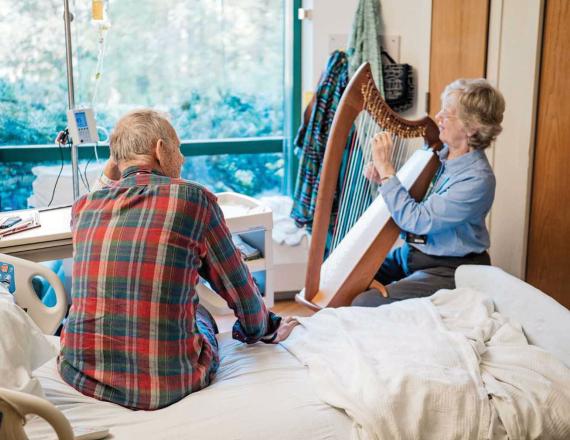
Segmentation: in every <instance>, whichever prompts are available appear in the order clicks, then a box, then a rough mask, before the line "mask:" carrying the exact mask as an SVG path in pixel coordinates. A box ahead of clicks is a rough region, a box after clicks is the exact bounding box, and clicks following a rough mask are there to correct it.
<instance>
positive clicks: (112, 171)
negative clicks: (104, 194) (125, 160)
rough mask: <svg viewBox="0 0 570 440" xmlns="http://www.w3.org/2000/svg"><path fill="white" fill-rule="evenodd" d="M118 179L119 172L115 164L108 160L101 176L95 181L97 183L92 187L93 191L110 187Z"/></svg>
mask: <svg viewBox="0 0 570 440" xmlns="http://www.w3.org/2000/svg"><path fill="white" fill-rule="evenodd" d="M120 178H121V172H120V171H119V167H118V166H117V163H116V162H115V161H114V160H113V159H111V158H109V160H108V161H107V163H106V164H105V168H103V174H101V175H100V176H99V179H97V182H95V185H93V191H97V190H100V189H101V188H104V187H106V186H110V185H112V184H113V183H115V182H116V181H117V180H119V179H120Z"/></svg>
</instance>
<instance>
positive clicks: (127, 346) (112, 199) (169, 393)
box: [59, 167, 281, 409]
mask: <svg viewBox="0 0 570 440" xmlns="http://www.w3.org/2000/svg"><path fill="white" fill-rule="evenodd" d="M72 234H73V259H74V262H73V284H72V297H73V300H72V306H71V309H70V311H69V316H68V319H67V322H66V324H65V326H64V330H63V333H62V338H61V344H62V349H61V353H60V356H59V370H60V373H61V376H62V377H63V379H64V380H65V381H66V382H67V383H69V384H70V385H71V386H73V387H74V388H76V389H77V390H79V391H80V392H82V393H83V394H86V395H88V396H92V397H95V398H97V399H101V400H107V401H111V402H114V403H117V404H119V405H123V406H126V407H129V408H133V409H157V408H161V407H164V406H167V405H169V404H171V403H173V402H176V401H177V400H179V399H181V398H182V397H184V396H186V395H188V394H190V393H191V392H193V391H197V390H199V389H202V388H204V387H205V386H207V385H208V384H209V383H210V381H211V379H212V378H213V376H214V374H215V371H216V369H217V366H218V363H219V358H218V353H217V347H216V346H215V345H214V344H212V343H211V342H210V341H209V340H208V337H207V336H206V335H204V334H202V333H200V330H199V328H198V324H197V322H196V307H197V305H198V296H197V294H196V289H195V286H196V284H197V283H198V280H199V275H200V276H202V277H203V278H204V279H206V280H207V281H208V282H209V283H210V284H211V286H212V287H213V288H214V290H216V291H217V292H218V294H219V295H221V296H222V297H223V298H224V299H225V300H226V301H227V303H228V305H229V306H230V307H231V308H232V309H233V310H234V312H235V314H236V316H237V318H238V320H237V322H236V323H235V325H234V328H233V337H234V338H235V339H238V340H241V341H243V342H247V343H253V342H256V341H258V340H260V339H261V338H263V337H264V336H267V335H271V334H273V333H274V332H275V331H276V330H277V328H278V327H279V323H280V319H281V318H279V317H278V316H276V315H274V314H273V313H271V312H268V310H267V309H266V307H265V304H264V303H263V300H262V298H261V296H260V294H259V291H258V289H257V287H256V285H255V284H254V282H253V279H252V277H251V274H250V273H249V271H248V269H247V267H246V266H245V265H244V263H243V261H242V259H241V256H240V254H239V252H238V251H237V250H236V248H235V247H234V245H233V243H232V240H231V235H230V232H229V230H228V228H227V226H226V224H225V221H224V218H223V214H222V211H221V209H220V207H219V206H218V205H217V203H216V198H215V196H214V195H213V194H212V193H210V192H209V191H207V190H206V189H205V188H203V187H201V186H200V185H197V184H195V183H192V182H188V181H185V180H182V179H171V178H169V177H166V176H164V175H162V174H160V173H159V172H157V171H150V170H147V169H141V168H136V167H132V168H129V169H127V170H125V172H124V173H123V176H122V179H121V180H120V181H118V182H116V183H115V184H113V185H111V186H109V187H105V188H102V189H100V190H97V191H94V192H92V193H90V194H88V195H85V196H83V197H81V198H80V199H79V200H77V201H76V203H75V204H74V206H73V209H72ZM208 336H209V335H208Z"/></svg>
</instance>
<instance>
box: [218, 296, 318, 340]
mask: <svg viewBox="0 0 570 440" xmlns="http://www.w3.org/2000/svg"><path fill="white" fill-rule="evenodd" d="M271 311H272V312H273V313H277V314H278V315H280V316H282V317H285V316H311V315H312V314H313V313H314V312H313V311H312V310H310V309H308V308H307V307H304V306H302V305H300V304H297V303H296V302H295V301H294V300H292V299H291V300H287V301H276V302H275V306H273V307H272V308H271ZM214 318H215V319H216V323H217V324H218V329H219V331H220V333H224V332H228V331H230V330H231V329H232V326H233V325H234V323H235V322H236V318H235V316H234V315H233V314H230V315H214Z"/></svg>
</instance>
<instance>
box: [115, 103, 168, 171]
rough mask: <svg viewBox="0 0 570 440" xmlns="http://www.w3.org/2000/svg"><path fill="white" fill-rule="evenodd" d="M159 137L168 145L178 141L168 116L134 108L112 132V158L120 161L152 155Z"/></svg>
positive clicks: (154, 111)
mask: <svg viewBox="0 0 570 440" xmlns="http://www.w3.org/2000/svg"><path fill="white" fill-rule="evenodd" d="M159 139H162V140H163V141H164V142H165V143H166V144H167V145H168V146H172V144H173V143H176V142H177V139H178V138H177V136H176V131H175V130H174V128H173V127H172V125H171V124H170V122H169V121H168V116H167V115H166V114H164V113H161V112H158V111H156V110H150V109H140V110H134V111H132V112H129V113H127V114H126V115H125V116H123V117H122V118H121V119H120V120H119V122H117V125H116V126H115V129H114V130H113V132H112V133H111V137H110V139H109V148H110V150H111V158H112V159H113V160H114V161H115V162H117V163H119V162H124V161H129V160H133V159H135V158H136V157H137V156H151V155H152V152H153V149H154V148H155V147H156V143H157V142H158V140H159Z"/></svg>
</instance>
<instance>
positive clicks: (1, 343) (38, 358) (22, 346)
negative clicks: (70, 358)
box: [0, 286, 57, 397]
mask: <svg viewBox="0 0 570 440" xmlns="http://www.w3.org/2000/svg"><path fill="white" fill-rule="evenodd" d="M56 354H57V351H56V349H55V347H54V346H53V345H52V344H51V343H50V342H49V341H48V340H47V338H46V337H45V335H44V334H43V333H42V331H41V330H40V329H39V327H38V326H37V325H36V324H35V323H34V321H32V319H31V318H30V317H29V316H28V315H27V314H26V312H24V310H22V309H21V308H20V307H19V306H17V305H16V304H15V302H14V299H13V297H12V295H11V294H10V293H9V292H8V291H7V290H6V289H4V287H2V286H0V387H3V388H8V389H10V390H14V391H21V392H24V393H30V394H34V395H36V396H40V397H44V395H43V391H42V388H41V386H40V383H39V381H38V380H37V379H35V378H34V377H33V376H32V371H33V370H35V369H36V368H38V367H39V366H41V365H43V364H44V363H45V362H47V361H48V360H50V359H51V358H53V357H54V356H55V355H56Z"/></svg>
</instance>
